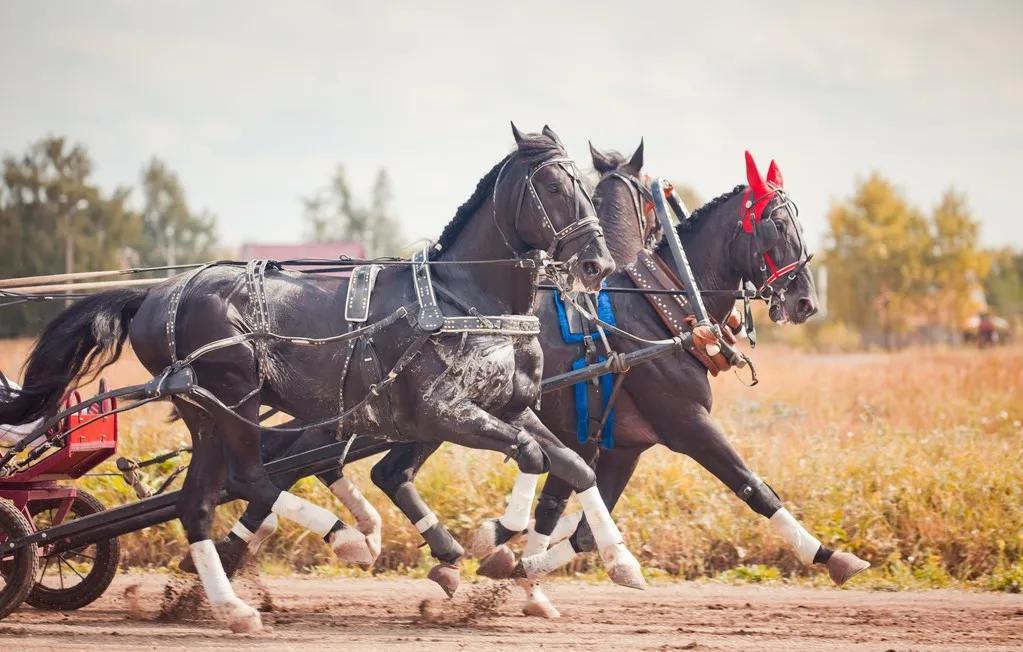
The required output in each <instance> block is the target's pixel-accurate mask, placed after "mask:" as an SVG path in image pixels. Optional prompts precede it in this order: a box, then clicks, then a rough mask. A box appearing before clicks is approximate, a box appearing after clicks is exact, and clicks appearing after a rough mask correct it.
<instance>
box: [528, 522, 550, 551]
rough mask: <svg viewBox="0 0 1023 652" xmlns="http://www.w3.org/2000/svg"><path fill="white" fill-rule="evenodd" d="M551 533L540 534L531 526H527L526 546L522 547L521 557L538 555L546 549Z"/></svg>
mask: <svg viewBox="0 0 1023 652" xmlns="http://www.w3.org/2000/svg"><path fill="white" fill-rule="evenodd" d="M550 542H551V535H549V534H540V533H539V532H537V531H536V530H534V529H533V528H529V536H528V537H527V538H526V547H525V548H523V549H522V556H523V557H532V556H533V555H539V554H540V553H541V552H544V551H545V550H547V546H548V545H550Z"/></svg>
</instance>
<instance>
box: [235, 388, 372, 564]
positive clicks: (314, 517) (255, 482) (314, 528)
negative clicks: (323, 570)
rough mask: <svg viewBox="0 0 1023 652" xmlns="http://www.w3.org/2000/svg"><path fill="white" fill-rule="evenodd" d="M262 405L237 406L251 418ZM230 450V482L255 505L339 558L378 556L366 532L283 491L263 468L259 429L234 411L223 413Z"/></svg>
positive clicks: (359, 559) (368, 561) (363, 561)
mask: <svg viewBox="0 0 1023 652" xmlns="http://www.w3.org/2000/svg"><path fill="white" fill-rule="evenodd" d="M258 409H259V405H258V402H257V401H256V400H255V399H253V400H250V401H248V402H247V403H246V404H244V405H243V406H242V407H241V408H239V410H238V414H239V415H241V416H244V417H246V418H248V419H250V420H253V421H254V420H255V419H256V418H257V413H258ZM221 419H222V421H223V423H224V428H223V431H224V444H225V447H226V452H227V468H228V474H227V483H228V489H229V490H230V491H231V493H233V494H235V495H237V496H239V497H241V498H243V499H245V500H248V501H249V503H250V504H251V505H250V506H252V507H254V508H255V509H262V510H267V508H269V511H270V512H272V513H274V514H276V515H277V516H279V517H281V518H285V519H288V520H290V521H293V522H295V523H297V524H299V525H301V526H302V527H304V528H305V529H307V530H310V531H311V532H315V533H316V534H318V535H320V536H321V537H323V540H324V541H326V542H327V543H328V544H329V545H330V547H331V548H332V549H333V550H334V552H335V554H336V555H337V556H338V558H340V559H342V560H343V561H346V562H348V563H353V564H357V565H359V566H362V567H366V568H368V567H369V566H371V565H372V564H373V562H374V561H375V558H374V557H373V554H372V553H371V551H370V547H369V543H368V542H367V541H366V536H365V535H364V534H362V533H361V532H359V531H358V530H356V529H355V528H352V527H349V526H348V525H346V524H345V523H344V522H343V521H341V520H340V519H339V518H337V516H336V515H335V514H334V513H333V512H331V511H330V510H327V509H324V508H323V507H320V506H318V505H314V504H313V503H311V502H309V501H308V500H305V499H304V498H300V497H299V496H296V495H295V494H293V493H291V492H288V491H282V490H281V489H280V488H279V487H277V486H276V485H275V484H274V483H273V481H271V479H270V476H269V475H267V473H266V470H265V469H264V468H263V462H262V456H261V451H260V446H259V444H260V430H259V428H258V427H255V426H252V425H250V424H248V423H244V422H242V421H240V420H238V419H236V418H235V417H233V416H231V415H227V414H224V415H222V416H221Z"/></svg>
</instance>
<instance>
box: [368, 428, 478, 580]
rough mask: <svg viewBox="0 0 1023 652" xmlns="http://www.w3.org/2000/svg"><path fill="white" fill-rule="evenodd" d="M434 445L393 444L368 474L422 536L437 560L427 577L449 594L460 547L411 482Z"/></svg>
mask: <svg viewBox="0 0 1023 652" xmlns="http://www.w3.org/2000/svg"><path fill="white" fill-rule="evenodd" d="M438 446H440V444H439V443H408V444H400V445H397V446H395V447H394V448H392V449H391V450H390V451H389V452H388V453H387V455H384V457H383V459H381V460H380V461H379V462H377V464H376V465H375V466H374V467H373V471H372V472H371V474H370V477H372V479H373V483H374V484H375V485H376V486H377V487H379V488H380V489H381V490H382V491H383V492H384V493H385V494H387V496H388V497H389V498H390V499H391V501H392V502H393V503H394V504H395V505H397V506H398V509H400V510H401V512H402V513H403V514H404V515H405V517H406V518H408V520H409V521H411V522H412V523H413V525H415V527H416V529H417V530H419V533H420V534H421V535H422V536H423V539H425V540H426V543H427V544H428V545H429V546H430V554H432V555H433V556H434V557H435V558H436V559H437V560H438V561H439V562H440V563H438V564H437V565H435V566H434V567H433V568H431V569H430V573H429V574H428V577H429V578H430V579H431V580H433V581H434V582H436V583H437V584H439V585H440V587H441V588H442V589H444V592H445V593H447V594H448V596H449V597H450V596H453V595H454V594H455V591H457V590H458V584H459V570H458V564H459V562H460V561H461V559H462V555H463V554H464V551H463V550H462V546H461V545H459V543H458V541H457V540H455V537H453V536H452V535H451V533H450V532H449V531H448V529H447V528H446V527H444V524H443V523H441V522H440V520H439V519H438V518H437V515H436V514H434V512H433V510H431V509H430V507H429V506H428V505H427V504H426V503H425V502H424V501H423V499H422V497H421V496H420V495H419V492H418V491H417V490H416V487H415V485H414V484H413V482H414V481H415V478H416V474H417V473H418V472H419V468H420V467H421V466H422V464H423V462H424V461H426V458H428V457H429V456H430V455H432V454H433V452H434V451H436V450H437V447H438ZM378 518H379V517H378Z"/></svg>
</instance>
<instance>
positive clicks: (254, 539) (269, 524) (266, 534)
mask: <svg viewBox="0 0 1023 652" xmlns="http://www.w3.org/2000/svg"><path fill="white" fill-rule="evenodd" d="M277 524H278V520H277V514H273V513H271V514H270V515H269V516H267V517H266V518H264V519H263V522H262V523H260V524H259V527H258V528H256V531H255V532H249V528H247V527H245V526H244V525H242V522H241V521H238V522H237V523H235V524H234V527H233V528H231V534H234V535H235V536H237V537H238V538H239V539H241V540H242V541H244V542H245V543H247V544H249V545H248V546H247V547H248V550H249V552H250V553H254V552H256V551H257V550H259V547H260V546H261V545H263V542H264V541H266V540H267V539H269V538H270V535H272V534H273V533H274V532H276V531H277Z"/></svg>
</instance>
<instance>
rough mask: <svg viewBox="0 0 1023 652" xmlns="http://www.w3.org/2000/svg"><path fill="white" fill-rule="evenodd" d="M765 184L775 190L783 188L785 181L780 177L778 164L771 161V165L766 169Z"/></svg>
mask: <svg viewBox="0 0 1023 652" xmlns="http://www.w3.org/2000/svg"><path fill="white" fill-rule="evenodd" d="M767 183H769V184H771V185H773V186H774V187H775V188H784V187H785V180H784V179H782V177H781V169H780V168H779V167H778V164H777V163H775V162H774V159H771V165H770V166H768V168H767Z"/></svg>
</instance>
